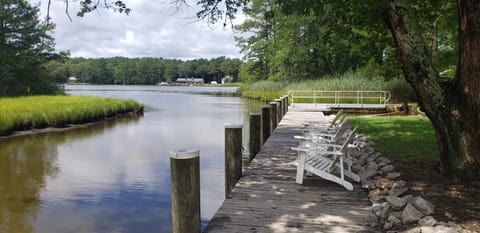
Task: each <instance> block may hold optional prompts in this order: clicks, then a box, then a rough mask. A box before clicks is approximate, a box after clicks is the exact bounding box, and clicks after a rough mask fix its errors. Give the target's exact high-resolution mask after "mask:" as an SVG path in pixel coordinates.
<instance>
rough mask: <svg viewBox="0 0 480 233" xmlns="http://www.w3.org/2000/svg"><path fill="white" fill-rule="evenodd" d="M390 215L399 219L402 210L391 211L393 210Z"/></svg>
mask: <svg viewBox="0 0 480 233" xmlns="http://www.w3.org/2000/svg"><path fill="white" fill-rule="evenodd" d="M390 216H393V217H395V218H398V219H401V218H402V211H393V212H391V213H390ZM400 221H401V220H400Z"/></svg>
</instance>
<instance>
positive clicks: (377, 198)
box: [370, 195, 385, 204]
mask: <svg viewBox="0 0 480 233" xmlns="http://www.w3.org/2000/svg"><path fill="white" fill-rule="evenodd" d="M383 199H385V196H384V195H379V196H373V197H372V198H370V202H371V203H372V204H374V203H377V202H379V201H381V200H383Z"/></svg>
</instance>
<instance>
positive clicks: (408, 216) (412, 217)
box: [402, 203, 424, 224]
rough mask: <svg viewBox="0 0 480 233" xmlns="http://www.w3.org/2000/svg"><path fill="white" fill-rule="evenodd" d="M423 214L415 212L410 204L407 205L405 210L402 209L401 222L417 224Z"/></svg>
mask: <svg viewBox="0 0 480 233" xmlns="http://www.w3.org/2000/svg"><path fill="white" fill-rule="evenodd" d="M423 216H424V214H423V213H422V212H420V211H419V210H417V209H416V208H415V207H414V206H413V205H412V204H410V203H409V204H407V206H406V207H405V209H403V212H402V222H403V223H404V224H407V223H411V222H417V221H418V220H420V218H422V217H423Z"/></svg>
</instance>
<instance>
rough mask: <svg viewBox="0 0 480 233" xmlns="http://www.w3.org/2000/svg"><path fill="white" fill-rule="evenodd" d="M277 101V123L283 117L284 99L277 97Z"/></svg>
mask: <svg viewBox="0 0 480 233" xmlns="http://www.w3.org/2000/svg"><path fill="white" fill-rule="evenodd" d="M274 101H275V102H277V123H278V122H280V121H281V120H282V117H283V113H282V112H283V107H282V99H275V100H274Z"/></svg>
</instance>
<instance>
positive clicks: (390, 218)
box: [387, 214, 402, 224]
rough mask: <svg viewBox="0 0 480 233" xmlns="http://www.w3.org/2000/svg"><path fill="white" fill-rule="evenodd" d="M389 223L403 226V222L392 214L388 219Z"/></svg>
mask: <svg viewBox="0 0 480 233" xmlns="http://www.w3.org/2000/svg"><path fill="white" fill-rule="evenodd" d="M387 221H389V222H391V223H393V224H402V220H400V219H399V218H397V217H395V216H393V215H392V214H390V216H388V218H387Z"/></svg>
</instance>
